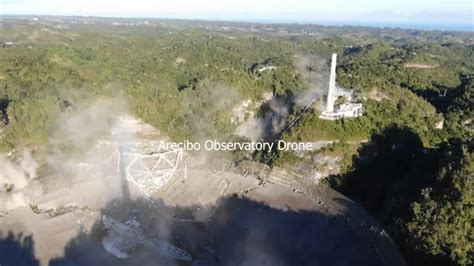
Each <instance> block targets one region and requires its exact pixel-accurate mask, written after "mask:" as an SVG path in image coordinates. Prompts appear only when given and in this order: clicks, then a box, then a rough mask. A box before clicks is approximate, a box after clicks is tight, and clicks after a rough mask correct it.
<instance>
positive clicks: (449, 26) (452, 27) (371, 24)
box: [0, 14, 474, 33]
mask: <svg viewBox="0 0 474 266" xmlns="http://www.w3.org/2000/svg"><path fill="white" fill-rule="evenodd" d="M21 16H25V17H78V18H81V17H82V18H87V17H89V18H94V17H95V18H105V19H114V18H115V19H158V20H160V19H162V20H183V21H208V22H231V23H232V22H234V23H255V24H267V25H271V24H274V25H275V24H286V25H291V24H298V25H315V26H324V27H361V28H362V27H365V28H378V29H400V30H422V31H454V32H468V33H472V32H474V27H473V24H469V23H468V24H455V23H445V24H437V23H417V22H409V21H406V22H379V21H356V20H354V21H350V20H347V21H337V20H308V19H303V20H295V19H245V18H217V17H214V18H212V17H196V18H190V17H179V16H135V15H105V14H90V15H82V14H81V15H70V14H0V18H2V17H21Z"/></svg>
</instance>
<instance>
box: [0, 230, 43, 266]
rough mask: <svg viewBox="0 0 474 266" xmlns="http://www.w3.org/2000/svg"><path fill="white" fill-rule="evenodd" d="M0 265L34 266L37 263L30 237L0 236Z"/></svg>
mask: <svg viewBox="0 0 474 266" xmlns="http://www.w3.org/2000/svg"><path fill="white" fill-rule="evenodd" d="M0 265H2V266H23V265H24V266H34V265H39V261H38V260H37V259H36V258H35V255H34V241H33V237H32V236H24V235H22V234H17V235H15V234H13V233H12V232H8V233H7V234H6V235H3V234H0Z"/></svg>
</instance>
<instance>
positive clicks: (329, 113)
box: [319, 54, 363, 120]
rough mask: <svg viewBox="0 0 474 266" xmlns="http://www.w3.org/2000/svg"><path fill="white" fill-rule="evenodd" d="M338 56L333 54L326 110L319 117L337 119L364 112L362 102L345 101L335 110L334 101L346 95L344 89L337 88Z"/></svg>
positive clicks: (357, 115)
mask: <svg viewBox="0 0 474 266" xmlns="http://www.w3.org/2000/svg"><path fill="white" fill-rule="evenodd" d="M336 58H337V54H332V60H331V76H330V77H329V89H328V96H327V103H326V110H324V111H323V112H322V113H321V115H320V116H319V118H321V119H326V120H336V119H341V118H346V117H359V116H361V115H362V113H363V108H362V104H361V103H354V102H348V103H343V104H341V105H340V106H339V107H338V108H337V110H334V102H335V100H336V99H337V97H339V96H342V95H345V93H343V92H342V91H341V92H338V90H337V88H336Z"/></svg>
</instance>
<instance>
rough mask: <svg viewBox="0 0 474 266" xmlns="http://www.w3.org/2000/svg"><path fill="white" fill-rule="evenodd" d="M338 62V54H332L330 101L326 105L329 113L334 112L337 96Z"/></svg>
mask: <svg viewBox="0 0 474 266" xmlns="http://www.w3.org/2000/svg"><path fill="white" fill-rule="evenodd" d="M336 60H337V54H332V59H331V76H330V77H329V90H328V99H327V104H326V111H327V112H334V96H335V94H336Z"/></svg>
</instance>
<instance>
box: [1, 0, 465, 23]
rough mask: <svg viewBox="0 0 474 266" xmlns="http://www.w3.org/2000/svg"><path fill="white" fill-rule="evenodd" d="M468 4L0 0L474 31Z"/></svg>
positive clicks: (49, 11)
mask: <svg viewBox="0 0 474 266" xmlns="http://www.w3.org/2000/svg"><path fill="white" fill-rule="evenodd" d="M473 9H474V1H472V0H392V1H385V0H378V1H374V0H358V1H353V0H281V1H278V0H232V1H227V0H148V1H147V0H133V1H118V0H115V1H114V0H103V1H101V0H0V13H1V14H3V15H18V14H21V15H26V14H27V15H75V16H108V17H159V18H185V19H208V20H237V21H260V22H300V23H311V22H316V23H318V22H319V23H323V24H324V23H326V24H354V25H378V26H397V25H398V26H403V25H425V26H426V25H432V26H435V27H436V26H438V27H443V26H445V27H455V26H462V27H464V28H466V27H467V29H468V30H471V31H472V30H473V24H474V19H473V17H474V15H473Z"/></svg>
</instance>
